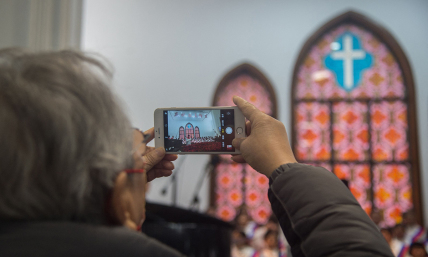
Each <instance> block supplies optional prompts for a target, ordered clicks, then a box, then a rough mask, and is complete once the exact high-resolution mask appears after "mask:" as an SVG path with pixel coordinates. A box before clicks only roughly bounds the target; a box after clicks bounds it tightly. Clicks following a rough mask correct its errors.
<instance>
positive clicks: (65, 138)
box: [0, 49, 132, 221]
mask: <svg viewBox="0 0 428 257" xmlns="http://www.w3.org/2000/svg"><path fill="white" fill-rule="evenodd" d="M110 77H111V75H110V72H109V71H108V69H107V68H106V67H105V66H104V65H103V64H102V63H101V62H99V61H98V60H97V59H95V58H92V57H89V56H88V55H85V54H83V53H79V52H73V51H61V52H53V53H37V54H35V53H26V52H24V51H21V50H16V49H6V50H1V51H0V137H1V140H0V141H1V144H0V219H2V220H80V221H100V220H102V219H103V218H104V217H105V214H104V204H105V201H106V195H107V194H108V192H109V190H110V189H111V188H112V187H113V180H114V178H115V176H116V175H117V174H118V172H119V171H120V170H121V169H123V168H127V167H129V166H130V165H131V162H132V161H131V156H130V149H131V129H130V124H129V121H128V119H127V117H126V115H125V114H124V112H123V111H122V109H121V108H120V107H119V105H118V103H117V100H116V99H115V97H114V95H113V94H112V93H111V91H110V89H109V87H108V84H109V81H110Z"/></svg>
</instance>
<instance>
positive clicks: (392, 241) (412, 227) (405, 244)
mask: <svg viewBox="0 0 428 257" xmlns="http://www.w3.org/2000/svg"><path fill="white" fill-rule="evenodd" d="M370 217H371V219H372V220H373V222H374V223H375V224H376V225H377V226H378V227H379V229H380V231H381V232H382V235H383V236H384V237H385V240H386V241H387V242H388V244H389V246H390V247H391V250H392V253H393V254H394V255H395V256H398V257H410V256H411V257H425V256H428V254H427V249H428V241H427V234H426V233H427V231H426V229H425V228H424V227H422V226H420V225H419V224H418V223H417V222H416V216H415V213H414V211H413V210H411V211H408V212H405V213H403V215H402V219H401V220H402V222H400V223H397V224H396V225H395V226H393V227H384V226H382V225H381V224H382V222H381V221H382V215H381V213H380V212H379V211H378V210H373V211H372V213H371V215H370Z"/></svg>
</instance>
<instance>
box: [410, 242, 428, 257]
mask: <svg viewBox="0 0 428 257" xmlns="http://www.w3.org/2000/svg"><path fill="white" fill-rule="evenodd" d="M409 254H410V256H412V257H426V256H428V254H427V251H426V250H425V245H424V244H423V243H420V242H414V243H412V244H411V245H410V248H409Z"/></svg>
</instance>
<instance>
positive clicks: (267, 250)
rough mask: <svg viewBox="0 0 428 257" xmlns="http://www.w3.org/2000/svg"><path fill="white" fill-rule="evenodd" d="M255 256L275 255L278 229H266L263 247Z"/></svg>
mask: <svg viewBox="0 0 428 257" xmlns="http://www.w3.org/2000/svg"><path fill="white" fill-rule="evenodd" d="M256 256H257V257H277V256H279V249H278V231H275V230H268V231H266V234H265V235H264V246H263V249H262V250H261V251H260V252H259V253H258V254H257V255H256Z"/></svg>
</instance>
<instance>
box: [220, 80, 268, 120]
mask: <svg viewBox="0 0 428 257" xmlns="http://www.w3.org/2000/svg"><path fill="white" fill-rule="evenodd" d="M235 95H236V96H240V97H242V98H244V99H245V100H247V101H249V102H250V103H252V104H253V105H254V106H256V107H257V108H259V109H260V110H261V111H262V112H264V113H266V114H269V115H272V114H273V104H272V100H271V96H270V95H269V92H268V91H267V90H266V88H265V87H264V86H263V85H262V84H260V82H259V81H258V80H257V79H255V78H253V77H251V76H249V75H240V76H238V77H237V78H235V79H233V80H232V81H230V83H229V84H228V85H227V86H226V87H225V88H224V90H223V91H222V92H220V93H219V95H218V96H217V98H216V103H215V105H216V106H234V105H235V104H234V103H233V101H232V97H233V96H235Z"/></svg>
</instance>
